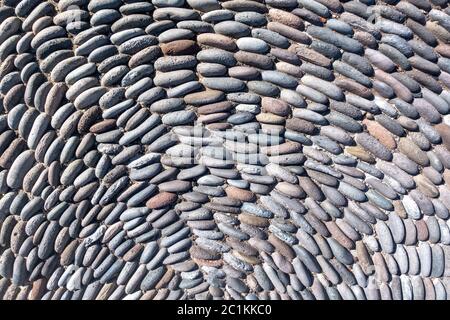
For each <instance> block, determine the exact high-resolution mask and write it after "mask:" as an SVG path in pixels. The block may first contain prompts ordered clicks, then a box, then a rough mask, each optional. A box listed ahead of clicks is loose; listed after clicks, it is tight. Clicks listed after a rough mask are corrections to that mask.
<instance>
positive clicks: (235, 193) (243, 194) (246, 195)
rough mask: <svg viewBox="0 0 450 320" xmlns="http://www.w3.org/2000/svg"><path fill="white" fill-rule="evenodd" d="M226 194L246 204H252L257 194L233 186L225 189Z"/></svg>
mask: <svg viewBox="0 0 450 320" xmlns="http://www.w3.org/2000/svg"><path fill="white" fill-rule="evenodd" d="M225 192H226V193H227V196H228V197H230V198H233V199H238V200H241V201H245V202H250V201H253V200H254V199H255V194H254V193H253V192H251V191H249V190H245V189H240V188H237V187H233V186H229V187H227V188H226V189H225Z"/></svg>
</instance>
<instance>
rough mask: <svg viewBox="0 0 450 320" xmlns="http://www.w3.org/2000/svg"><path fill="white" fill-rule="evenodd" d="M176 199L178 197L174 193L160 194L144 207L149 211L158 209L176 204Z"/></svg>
mask: <svg viewBox="0 0 450 320" xmlns="http://www.w3.org/2000/svg"><path fill="white" fill-rule="evenodd" d="M177 199H178V197H177V195H176V194H175V193H170V192H161V193H159V194H157V195H156V196H154V197H152V198H151V199H150V200H148V201H147V203H146V204H145V205H146V206H147V207H148V208H150V209H160V208H164V207H165V206H168V205H170V204H172V203H174V202H176V201H177Z"/></svg>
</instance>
